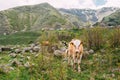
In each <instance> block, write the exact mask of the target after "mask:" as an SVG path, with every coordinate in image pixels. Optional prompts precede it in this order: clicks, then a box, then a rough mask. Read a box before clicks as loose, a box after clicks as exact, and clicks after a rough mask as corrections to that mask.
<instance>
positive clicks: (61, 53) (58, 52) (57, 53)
mask: <svg viewBox="0 0 120 80" xmlns="http://www.w3.org/2000/svg"><path fill="white" fill-rule="evenodd" d="M63 53H64V52H63V51H61V50H55V51H54V55H55V56H58V57H59V56H63Z"/></svg>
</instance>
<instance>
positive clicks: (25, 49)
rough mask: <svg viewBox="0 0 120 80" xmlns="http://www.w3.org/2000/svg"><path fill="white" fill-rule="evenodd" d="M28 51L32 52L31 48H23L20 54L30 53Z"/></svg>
mask: <svg viewBox="0 0 120 80" xmlns="http://www.w3.org/2000/svg"><path fill="white" fill-rule="evenodd" d="M30 50H32V48H31V47H25V48H24V49H23V51H22V53H25V52H30Z"/></svg>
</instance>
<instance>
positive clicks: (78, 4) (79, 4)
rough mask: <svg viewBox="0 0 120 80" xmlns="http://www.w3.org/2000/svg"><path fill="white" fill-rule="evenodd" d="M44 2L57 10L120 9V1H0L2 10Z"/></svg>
mask: <svg viewBox="0 0 120 80" xmlns="http://www.w3.org/2000/svg"><path fill="white" fill-rule="evenodd" d="M95 1H97V2H95ZM102 1H106V3H103V2H102ZM43 2H48V3H49V4H51V5H52V6H54V7H56V8H92V9H97V8H101V7H111V6H112V7H120V0H0V10H4V9H8V8H11V7H15V6H22V5H33V4H39V3H43ZM97 5H99V6H97Z"/></svg>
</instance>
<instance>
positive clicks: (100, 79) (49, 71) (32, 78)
mask: <svg viewBox="0 0 120 80" xmlns="http://www.w3.org/2000/svg"><path fill="white" fill-rule="evenodd" d="M87 31H88V29H80V30H78V29H73V30H66V31H42V32H39V33H38V32H22V33H21V32H20V33H15V34H11V35H6V36H3V35H1V37H0V44H3V45H8V44H12V45H16V44H20V45H21V44H25V45H27V44H28V43H29V42H30V41H33V42H34V41H36V40H38V41H43V40H49V41H50V42H51V43H52V44H53V43H55V44H57V45H59V43H58V42H59V40H60V41H61V40H62V39H63V40H65V41H67V42H69V41H70V40H71V39H72V38H80V39H82V41H84V47H87V42H86V36H85V35H86V32H87ZM98 31H99V30H98ZM100 31H102V34H101V35H102V38H103V40H104V41H105V43H104V45H103V47H102V48H100V49H105V52H104V53H101V52H100V49H98V50H96V51H95V53H94V54H90V55H88V56H86V57H85V58H83V59H82V63H81V70H82V72H81V73H78V72H76V71H74V70H73V69H72V68H71V67H68V66H67V62H64V61H63V60H62V58H59V57H54V56H53V54H52V53H51V54H50V53H48V52H47V51H46V52H44V53H43V54H42V53H41V52H40V53H39V56H38V57H35V54H31V53H25V54H21V55H23V56H24V58H22V57H21V56H20V55H17V57H16V59H17V60H18V61H20V60H21V59H23V62H22V63H23V64H25V63H26V62H29V63H30V68H25V67H24V66H20V67H17V66H12V67H14V70H13V71H10V72H9V73H0V80H119V79H120V76H119V75H120V72H119V71H118V70H116V69H117V68H120V54H119V53H120V48H119V47H111V44H110V42H111V34H113V33H114V29H102V30H100ZM69 35H70V36H69ZM91 36H92V35H91ZM112 36H113V35H112ZM38 37H39V38H38ZM113 38H114V37H113ZM16 40H17V41H16ZM1 41H3V42H1ZM4 41H6V42H4ZM9 41H10V42H9ZM8 53H9V52H2V53H0V57H2V59H1V60H0V64H9V63H10V62H9V60H14V58H12V57H10V56H8V55H9V54H8ZM27 56H29V57H30V59H29V60H28V59H27ZM32 64H34V65H32Z"/></svg>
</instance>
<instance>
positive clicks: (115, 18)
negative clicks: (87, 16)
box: [102, 10, 120, 26]
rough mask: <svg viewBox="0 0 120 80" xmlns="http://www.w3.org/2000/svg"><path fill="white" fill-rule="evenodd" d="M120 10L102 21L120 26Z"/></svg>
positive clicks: (109, 24)
mask: <svg viewBox="0 0 120 80" xmlns="http://www.w3.org/2000/svg"><path fill="white" fill-rule="evenodd" d="M119 14H120V11H119V10H118V11H116V12H115V13H113V14H111V15H109V16H107V17H105V18H103V20H102V23H104V24H105V25H108V26H118V25H120V15H119Z"/></svg>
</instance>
